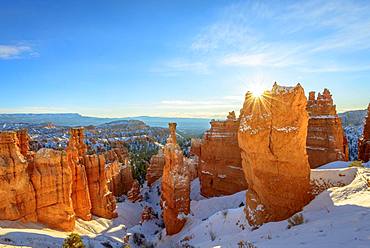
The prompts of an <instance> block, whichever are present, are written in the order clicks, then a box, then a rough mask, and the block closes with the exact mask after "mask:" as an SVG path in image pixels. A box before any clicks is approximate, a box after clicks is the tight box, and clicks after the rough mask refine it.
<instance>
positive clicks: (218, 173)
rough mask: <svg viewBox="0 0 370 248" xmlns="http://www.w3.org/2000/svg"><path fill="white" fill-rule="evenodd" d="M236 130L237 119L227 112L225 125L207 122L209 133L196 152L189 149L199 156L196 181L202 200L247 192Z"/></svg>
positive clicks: (233, 114) (237, 128)
mask: <svg viewBox="0 0 370 248" xmlns="http://www.w3.org/2000/svg"><path fill="white" fill-rule="evenodd" d="M238 130H239V119H237V118H236V117H235V113H234V111H233V112H230V113H229V115H228V117H227V120H226V121H211V129H209V130H208V131H206V132H205V134H204V137H203V140H202V142H201V144H200V148H193V149H192V150H193V153H195V154H199V155H200V157H199V163H200V164H199V180H200V184H201V194H202V195H203V196H205V197H214V196H221V195H231V194H234V193H236V192H240V191H242V190H245V189H246V188H247V183H246V180H245V177H244V173H243V169H242V159H241V155H240V148H239V145H238ZM192 145H193V144H192ZM195 145H197V146H198V143H196V144H195Z"/></svg>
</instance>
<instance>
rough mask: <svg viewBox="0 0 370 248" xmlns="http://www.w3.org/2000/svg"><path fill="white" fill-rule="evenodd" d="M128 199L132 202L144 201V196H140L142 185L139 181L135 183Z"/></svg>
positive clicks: (128, 194)
mask: <svg viewBox="0 0 370 248" xmlns="http://www.w3.org/2000/svg"><path fill="white" fill-rule="evenodd" d="M127 198H128V199H129V200H130V201H131V202H137V201H142V199H143V196H142V195H141V194H140V184H139V182H138V180H135V181H134V183H133V184H132V188H131V189H130V191H129V192H128V193H127Z"/></svg>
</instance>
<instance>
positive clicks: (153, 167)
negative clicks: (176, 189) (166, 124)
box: [146, 149, 165, 187]
mask: <svg viewBox="0 0 370 248" xmlns="http://www.w3.org/2000/svg"><path fill="white" fill-rule="evenodd" d="M164 163H165V159H164V154H163V150H162V149H160V150H159V151H158V154H156V155H153V156H152V157H151V158H150V165H149V167H148V169H147V172H146V180H147V182H148V186H149V187H150V186H152V184H153V183H154V182H155V181H157V180H158V179H159V178H161V177H162V174H163V166H164Z"/></svg>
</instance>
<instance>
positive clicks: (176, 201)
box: [161, 123, 190, 235]
mask: <svg viewBox="0 0 370 248" xmlns="http://www.w3.org/2000/svg"><path fill="white" fill-rule="evenodd" d="M169 129H170V136H169V138H168V139H167V144H166V145H165V147H164V156H165V165H164V168H163V176H162V194H161V206H162V209H163V220H164V224H165V227H166V231H167V234H168V235H172V234H176V233H178V232H180V231H181V229H182V228H183V226H184V225H185V222H186V216H187V215H188V214H189V212H190V179H189V172H188V169H187V168H186V167H185V166H184V159H183V153H182V150H181V148H180V146H179V145H178V144H177V142H176V123H170V124H169Z"/></svg>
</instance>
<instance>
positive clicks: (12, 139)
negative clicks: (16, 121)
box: [0, 132, 37, 221]
mask: <svg viewBox="0 0 370 248" xmlns="http://www.w3.org/2000/svg"><path fill="white" fill-rule="evenodd" d="M18 145H19V141H18V138H17V134H16V133H15V132H0V220H22V221H36V220H37V214H36V198H35V190H34V188H33V185H32V183H31V180H30V177H29V174H28V170H29V169H30V168H29V164H28V162H27V160H26V159H25V157H24V156H23V155H22V153H21V151H20V149H19V147H18Z"/></svg>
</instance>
